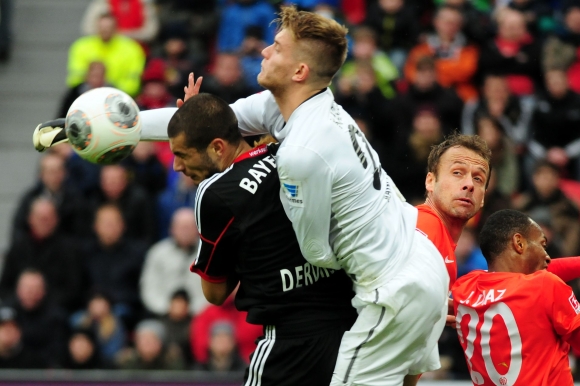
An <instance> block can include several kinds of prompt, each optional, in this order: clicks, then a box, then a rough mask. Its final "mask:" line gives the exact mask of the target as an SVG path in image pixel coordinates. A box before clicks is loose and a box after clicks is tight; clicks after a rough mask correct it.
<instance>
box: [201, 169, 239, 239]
mask: <svg viewBox="0 0 580 386" xmlns="http://www.w3.org/2000/svg"><path fill="white" fill-rule="evenodd" d="M233 166H234V165H233V164H232V165H230V167H228V168H227V169H226V170H224V171H223V172H221V173H217V174H214V175H213V176H211V177H210V178H208V179H206V180H205V181H203V182H202V183H201V184H200V185H199V188H198V189H197V193H196V197H195V219H196V222H197V230H198V231H199V233H200V234H202V232H201V209H200V208H201V205H200V204H201V199H202V198H203V194H204V193H205V191H206V190H207V188H208V187H209V186H210V185H211V184H213V183H214V182H215V181H217V180H218V179H219V178H220V177H221V176H223V175H224V174H226V173H227V172H229V171H230V170H231V169H232V167H233Z"/></svg>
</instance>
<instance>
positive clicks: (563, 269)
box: [548, 256, 580, 282]
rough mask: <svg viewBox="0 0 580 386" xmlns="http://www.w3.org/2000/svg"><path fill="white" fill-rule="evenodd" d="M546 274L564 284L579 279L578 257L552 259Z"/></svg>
mask: <svg viewBox="0 0 580 386" xmlns="http://www.w3.org/2000/svg"><path fill="white" fill-rule="evenodd" d="M548 272H551V273H553V274H554V275H556V276H558V277H559V278H560V279H562V281H565V282H568V281H571V280H574V279H580V256H574V257H560V258H557V259H553V260H552V262H551V263H550V264H549V265H548Z"/></svg>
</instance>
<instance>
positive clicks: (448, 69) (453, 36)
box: [405, 5, 479, 101]
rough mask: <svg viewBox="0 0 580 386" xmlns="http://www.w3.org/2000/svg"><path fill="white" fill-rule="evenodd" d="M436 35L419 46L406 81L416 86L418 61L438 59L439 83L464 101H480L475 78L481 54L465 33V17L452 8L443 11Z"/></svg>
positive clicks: (410, 60)
mask: <svg viewBox="0 0 580 386" xmlns="http://www.w3.org/2000/svg"><path fill="white" fill-rule="evenodd" d="M433 24H434V26H435V34H430V35H428V36H427V39H426V41H425V42H424V43H421V44H419V45H417V46H415V47H414V48H413V49H412V50H411V52H410V53H409V58H408V59H407V62H406V64H405V79H407V81H409V82H411V83H413V80H414V79H415V77H416V69H417V61H418V60H419V59H421V58H422V57H424V56H431V57H433V58H434V59H435V72H436V74H437V81H438V83H439V84H441V85H442V86H443V87H452V88H454V89H455V91H456V92H457V94H458V95H459V96H460V97H461V99H463V101H469V100H472V99H475V98H476V97H477V89H476V88H475V85H474V84H473V77H474V76H475V73H476V71H477V61H478V59H479V50H478V48H477V47H476V46H474V45H472V44H469V42H468V41H467V39H466V37H465V35H463V33H462V32H461V27H462V25H463V15H462V14H461V12H460V11H459V10H457V9H456V8H454V7H450V6H445V5H444V6H442V7H440V8H439V9H438V10H437V12H436V14H435V17H434V20H433Z"/></svg>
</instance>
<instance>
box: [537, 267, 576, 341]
mask: <svg viewBox="0 0 580 386" xmlns="http://www.w3.org/2000/svg"><path fill="white" fill-rule="evenodd" d="M544 289H545V300H546V307H547V311H548V315H549V317H550V319H551V320H552V324H553V326H554V330H555V331H556V333H557V334H558V335H560V336H561V337H562V339H563V340H564V341H566V342H568V343H569V344H570V345H572V346H573V347H574V348H575V349H579V348H580V340H578V338H579V337H580V336H579V334H577V332H579V331H580V315H579V314H580V303H578V300H577V299H576V296H575V295H574V292H573V291H572V288H570V286H568V285H566V283H564V282H563V281H562V280H560V279H559V278H558V277H556V276H555V275H552V274H547V275H546V278H545V284H544Z"/></svg>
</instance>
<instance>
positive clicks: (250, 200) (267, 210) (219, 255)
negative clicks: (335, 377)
mask: <svg viewBox="0 0 580 386" xmlns="http://www.w3.org/2000/svg"><path fill="white" fill-rule="evenodd" d="M270 146H276V145H270ZM272 150H274V149H272V148H268V147H267V146H261V147H258V148H256V149H253V150H251V151H249V152H247V153H244V154H242V155H241V156H240V157H238V158H237V159H236V160H235V161H234V163H233V164H232V165H231V166H230V167H229V168H228V169H226V170H225V171H224V172H222V173H219V174H216V175H214V176H212V177H210V178H209V179H207V180H205V181H204V182H203V183H201V184H200V186H199V188H198V191H197V198H196V207H195V212H196V220H197V225H198V228H199V233H200V238H201V245H200V248H199V252H198V256H197V259H196V260H195V262H194V264H193V265H192V267H191V270H192V271H193V272H196V273H198V274H199V275H201V277H202V278H203V279H204V280H206V281H209V282H224V281H226V278H227V277H230V276H232V275H236V276H237V277H238V278H239V279H240V287H239V289H238V292H237V294H236V298H235V303H236V307H237V308H238V309H239V310H241V311H247V312H248V317H247V320H248V322H249V323H254V324H263V325H288V326H291V325H293V324H295V325H302V326H304V325H309V328H313V327H314V326H313V325H312V323H313V322H314V323H316V322H320V323H321V324H318V325H319V326H320V325H325V323H324V322H327V323H330V322H332V321H336V320H337V319H339V318H344V319H350V318H353V317H356V312H355V310H354V309H353V308H352V306H351V303H350V301H351V299H352V297H353V296H354V292H353V290H352V282H351V280H350V279H349V278H348V277H347V275H346V274H345V273H344V271H342V270H341V271H334V270H331V269H325V268H319V267H315V266H313V265H310V264H309V263H308V262H306V260H305V259H304V257H303V256H302V254H301V252H300V248H299V246H298V241H297V239H296V236H295V234H294V230H293V229H292V224H291V222H290V220H289V219H288V218H287V217H286V214H285V213H284V209H283V207H282V203H281V201H280V196H279V192H280V182H279V180H278V173H277V171H276V163H275V159H274V156H273V154H272Z"/></svg>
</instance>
